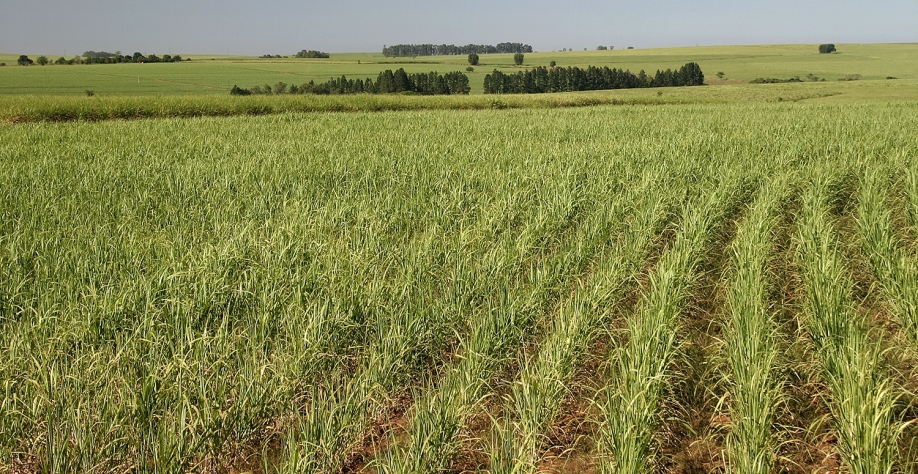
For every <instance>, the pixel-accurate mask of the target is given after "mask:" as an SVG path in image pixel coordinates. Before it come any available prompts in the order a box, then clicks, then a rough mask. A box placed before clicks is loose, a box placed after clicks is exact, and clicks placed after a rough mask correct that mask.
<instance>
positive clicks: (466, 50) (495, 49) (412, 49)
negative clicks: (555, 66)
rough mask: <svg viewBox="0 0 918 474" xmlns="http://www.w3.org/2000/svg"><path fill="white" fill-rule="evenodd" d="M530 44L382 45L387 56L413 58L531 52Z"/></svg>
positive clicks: (384, 54)
mask: <svg viewBox="0 0 918 474" xmlns="http://www.w3.org/2000/svg"><path fill="white" fill-rule="evenodd" d="M531 52H532V46H530V45H528V44H523V43H499V44H497V45H496V46H492V45H486V44H467V45H465V46H456V45H454V44H397V45H394V46H383V49H382V53H383V56H385V57H387V58H413V57H415V56H447V55H465V54H472V53H476V54H497V53H531Z"/></svg>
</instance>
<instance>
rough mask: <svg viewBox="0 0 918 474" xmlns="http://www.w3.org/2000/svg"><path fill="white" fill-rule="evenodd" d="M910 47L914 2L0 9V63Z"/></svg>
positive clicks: (84, 1) (111, 3)
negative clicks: (505, 46) (416, 48)
mask: <svg viewBox="0 0 918 474" xmlns="http://www.w3.org/2000/svg"><path fill="white" fill-rule="evenodd" d="M504 41H510V42H522V43H528V44H531V45H532V46H533V48H534V49H535V50H536V51H553V50H560V49H561V48H574V49H583V48H589V49H594V48H595V47H596V46H597V45H606V46H616V47H626V46H634V47H638V48H643V47H659V46H691V45H695V44H701V45H712V44H761V43H887V42H889V43H892V42H918V0H875V1H865V0H771V1H762V0H759V1H749V0H713V1H706V0H701V1H694V2H692V1H687V0H629V1H620V0H569V1H549V0H532V1H521V0H508V1H499V0H498V1H484V0H464V1H451V2H430V1H428V2H423V1H419V0H391V1H388V2H385V1H383V2H375V1H366V0H338V1H327V2H314V1H300V2H295V1H290V0H274V1H268V2H262V1H257V0H244V1H243V0H221V1H215V0H203V1H195V0H158V1H149V0H148V1H137V0H81V1H74V0H0V52H3V53H14V54H47V55H63V54H65V53H66V54H67V55H68V56H73V55H75V54H78V53H82V52H83V51H86V50H93V51H110V52H114V51H115V50H120V51H122V52H123V53H128V52H134V51H140V52H144V53H157V54H163V53H170V52H171V53H172V54H186V55H187V54H194V53H198V54H203V53H212V54H227V53H231V54H251V55H260V54H293V53H295V52H297V51H299V50H301V49H318V50H322V51H327V52H332V53H335V52H345V51H380V50H381V49H382V46H383V45H384V44H388V45H391V44H398V43H438V44H439V43H447V44H468V43H476V44H495V43H499V42H504Z"/></svg>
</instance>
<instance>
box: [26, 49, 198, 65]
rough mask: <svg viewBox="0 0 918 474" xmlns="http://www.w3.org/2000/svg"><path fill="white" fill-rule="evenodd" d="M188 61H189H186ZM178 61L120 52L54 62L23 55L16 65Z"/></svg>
mask: <svg viewBox="0 0 918 474" xmlns="http://www.w3.org/2000/svg"><path fill="white" fill-rule="evenodd" d="M190 60H191V59H187V61H190ZM179 61H183V59H182V57H181V56H179V55H175V56H172V55H169V54H164V55H163V56H162V57H159V56H157V55H155V54H151V55H149V56H144V55H143V54H141V53H134V54H133V55H132V56H122V55H121V52H120V51H119V52H117V53H106V52H104V51H100V52H95V51H86V52H85V53H83V55H82V56H74V57H73V58H71V59H67V58H65V57H63V56H61V57H59V58H57V59H56V60H54V61H52V60H51V59H50V58H48V57H47V56H39V57H38V58H36V59H35V60H34V61H33V60H32V59H31V58H29V57H28V56H26V55H24V54H23V55H21V56H19V59H18V60H17V61H16V63H17V64H19V65H20V66H31V65H32V64H38V65H39V66H46V65H48V64H56V65H61V66H64V65H73V64H118V63H174V62H179Z"/></svg>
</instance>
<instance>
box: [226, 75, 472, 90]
mask: <svg viewBox="0 0 918 474" xmlns="http://www.w3.org/2000/svg"><path fill="white" fill-rule="evenodd" d="M470 89H471V88H470V87H469V78H468V76H466V75H465V74H463V73H461V72H459V71H453V72H448V73H446V74H439V73H437V72H436V71H434V72H429V73H419V74H408V73H406V72H405V70H404V69H402V68H399V69H398V70H397V71H394V72H393V71H392V70H391V69H387V70H385V71H383V72H380V73H379V76H378V77H377V78H376V80H375V81H374V80H373V79H369V78H368V79H348V78H347V77H346V76H341V77H340V78H337V79H335V78H333V79H330V80H328V81H326V82H323V83H321V84H316V83H315V81H309V82H307V83H305V84H302V85H299V86H297V85H290V86H288V85H287V84H286V83H283V82H278V83H277V84H275V85H274V86H271V85H267V84H266V85H264V86H255V87H252V88H251V89H242V88H239V87H237V86H234V87H233V89H232V90H231V91H230V94H232V95H250V94H275V95H276V94H392V93H414V94H421V95H457V94H463V95H464V94H468V93H469V90H470Z"/></svg>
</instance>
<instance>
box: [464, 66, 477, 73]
mask: <svg viewBox="0 0 918 474" xmlns="http://www.w3.org/2000/svg"><path fill="white" fill-rule="evenodd" d="M465 71H466V72H475V68H473V67H472V66H469V67H467V68H465Z"/></svg>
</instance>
